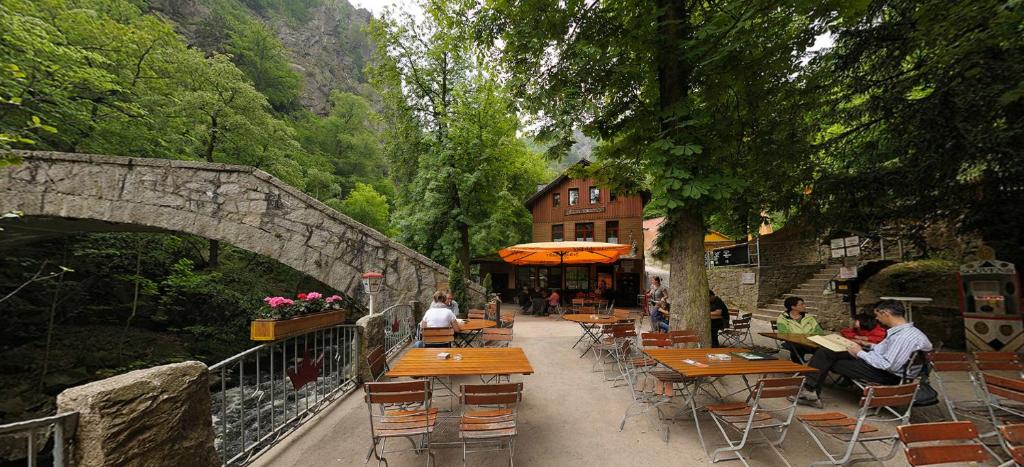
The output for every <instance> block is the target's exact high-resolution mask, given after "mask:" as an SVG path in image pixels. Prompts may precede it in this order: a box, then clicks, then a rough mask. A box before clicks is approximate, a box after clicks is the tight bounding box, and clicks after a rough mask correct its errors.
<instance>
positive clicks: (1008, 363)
mask: <svg viewBox="0 0 1024 467" xmlns="http://www.w3.org/2000/svg"><path fill="white" fill-rule="evenodd" d="M1020 358H1021V357H1020V355H1019V354H1017V353H1015V352H974V366H975V368H977V369H978V371H982V372H993V371H998V372H1000V374H1002V373H1003V372H1006V373H1007V374H1006V376H1013V377H1016V378H1024V363H1021V360H1020Z"/></svg>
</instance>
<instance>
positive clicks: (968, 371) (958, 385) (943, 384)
mask: <svg viewBox="0 0 1024 467" xmlns="http://www.w3.org/2000/svg"><path fill="white" fill-rule="evenodd" d="M928 362H929V365H931V374H930V375H929V376H930V381H934V382H935V389H936V390H937V392H938V393H939V397H940V398H941V399H942V401H943V405H944V406H945V408H946V412H947V413H948V414H949V418H950V419H951V420H953V421H960V420H962V419H971V420H972V421H975V422H986V423H988V422H990V421H991V417H990V413H989V409H988V401H987V400H986V399H988V397H986V396H985V389H984V385H983V384H981V381H980V380H979V379H978V378H977V376H976V375H975V373H974V368H973V367H972V365H971V361H970V358H969V357H968V355H967V354H966V353H964V352H933V353H931V354H929V355H928ZM968 388H969V389H970V394H973V395H974V397H973V398H956V397H955V396H954V393H955V392H959V391H956V390H957V389H959V390H960V391H963V390H965V389H968ZM982 437H985V436H984V435H982Z"/></svg>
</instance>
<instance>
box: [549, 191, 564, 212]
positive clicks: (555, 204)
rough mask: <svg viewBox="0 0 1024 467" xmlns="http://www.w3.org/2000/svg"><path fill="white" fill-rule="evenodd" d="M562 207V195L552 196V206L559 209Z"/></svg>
mask: <svg viewBox="0 0 1024 467" xmlns="http://www.w3.org/2000/svg"><path fill="white" fill-rule="evenodd" d="M561 205H562V194H561V193H553V194H552V195H551V206H553V207H556V208H557V207H559V206H561Z"/></svg>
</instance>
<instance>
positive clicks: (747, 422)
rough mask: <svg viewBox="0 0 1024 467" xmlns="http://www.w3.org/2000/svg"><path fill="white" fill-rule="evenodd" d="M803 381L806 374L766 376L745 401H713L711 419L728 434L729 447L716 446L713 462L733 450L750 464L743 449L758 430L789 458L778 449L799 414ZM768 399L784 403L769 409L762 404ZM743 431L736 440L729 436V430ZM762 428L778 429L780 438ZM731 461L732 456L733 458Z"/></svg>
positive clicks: (769, 444) (783, 458) (783, 457)
mask: <svg viewBox="0 0 1024 467" xmlns="http://www.w3.org/2000/svg"><path fill="white" fill-rule="evenodd" d="M803 383H804V377H803V376H796V377H790V378H765V379H762V380H760V381H758V382H757V388H756V389H755V390H754V392H753V393H752V394H751V396H750V397H749V398H748V399H747V401H746V402H739V403H732V404H714V405H709V406H708V407H707V411H708V413H710V414H711V419H712V420H714V421H715V425H718V429H719V430H720V431H721V432H722V436H723V437H725V441H726V442H727V443H728V446H726V447H722V448H718V449H715V450H714V451H713V452H712V453H711V462H718V461H719V460H726V459H718V456H719V455H722V454H726V453H732V454H734V455H735V456H736V459H738V460H739V461H740V462H742V463H743V465H745V466H748V467H749V466H750V464H748V463H747V460H746V459H744V458H743V454H741V453H740V451H741V450H742V449H743V448H744V447H745V446H746V445H747V443H748V442H749V440H750V435H751V434H752V433H754V432H755V431H756V432H758V433H760V434H761V436H762V437H763V438H764V439H763V441H759V442H764V443H767V444H768V446H769V447H770V448H771V449H772V451H775V454H778V456H779V457H780V458H782V460H783V462H785V460H786V457H785V456H783V455H782V452H780V451H779V446H780V445H781V444H782V442H783V441H784V440H785V439H786V433H787V432H789V427H790V425H791V424H792V422H793V415H794V414H796V404H797V396H798V395H799V394H800V387H801V386H802V385H803ZM767 400H777V401H783V402H785V403H784V404H782V406H781V407H777V408H770V407H766V406H764V405H762V404H763V402H764V401H767ZM726 427H728V428H729V429H730V430H732V431H735V432H737V433H739V434H740V438H739V439H737V440H733V439H732V438H730V437H729V431H730V430H727V429H726ZM762 430H771V431H775V432H777V433H778V434H779V435H778V437H777V438H774V439H773V438H769V437H768V435H767V434H765V433H764V432H763V431H762ZM731 460H732V459H731Z"/></svg>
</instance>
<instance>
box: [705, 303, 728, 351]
mask: <svg viewBox="0 0 1024 467" xmlns="http://www.w3.org/2000/svg"><path fill="white" fill-rule="evenodd" d="M708 304H709V305H708V308H710V318H711V347H721V346H722V345H721V344H720V343H719V342H718V332H719V331H721V330H723V329H726V328H728V327H729V307H727V306H725V302H724V301H722V299H721V298H720V297H719V296H718V295H715V291H714V290H710V289H708Z"/></svg>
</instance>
